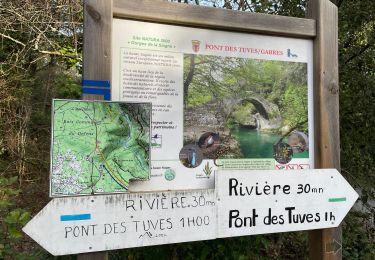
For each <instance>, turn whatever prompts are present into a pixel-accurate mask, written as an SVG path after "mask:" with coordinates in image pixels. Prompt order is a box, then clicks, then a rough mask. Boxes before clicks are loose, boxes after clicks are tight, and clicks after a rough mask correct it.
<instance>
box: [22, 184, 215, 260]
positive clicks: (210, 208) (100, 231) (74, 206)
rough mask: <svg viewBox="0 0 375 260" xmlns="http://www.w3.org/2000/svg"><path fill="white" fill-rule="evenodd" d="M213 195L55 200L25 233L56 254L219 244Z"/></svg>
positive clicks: (125, 195) (196, 193) (167, 194)
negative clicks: (212, 241) (207, 242)
mask: <svg viewBox="0 0 375 260" xmlns="http://www.w3.org/2000/svg"><path fill="white" fill-rule="evenodd" d="M215 204H216V200H215V191H214V190H205V191H194V192H164V193H162V192H159V193H143V194H118V195H102V196H87V197H79V198H78V197H70V198H55V199H53V200H52V201H51V202H50V203H48V204H47V206H46V207H45V208H44V209H43V210H42V211H40V212H39V213H38V215H36V216H35V217H34V218H33V219H32V220H31V221H30V222H29V223H28V224H27V225H26V226H25V227H24V228H23V231H24V232H25V233H26V234H28V235H29V236H30V237H31V238H33V239H34V240H35V241H36V242H38V243H39V244H40V245H41V246H42V247H44V248H45V249H46V250H47V251H49V252H50V253H51V254H53V255H67V254H77V253H84V252H95V251H103V250H113V249H120V248H130V247H140V246H148V245H158V244H168V243H178V242H186V241H197V240H206V239H214V238H215V237H216V215H215V214H216V207H215Z"/></svg>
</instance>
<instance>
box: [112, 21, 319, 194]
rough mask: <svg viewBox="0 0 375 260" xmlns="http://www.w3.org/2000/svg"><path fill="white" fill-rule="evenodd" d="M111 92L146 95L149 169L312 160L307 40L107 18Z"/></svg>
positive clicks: (179, 184)
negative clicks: (109, 22) (149, 114)
mask: <svg viewBox="0 0 375 260" xmlns="http://www.w3.org/2000/svg"><path fill="white" fill-rule="evenodd" d="M112 35H113V38H112V93H111V94H112V100H116V101H133V102H152V118H153V119H152V123H151V146H152V148H151V154H152V156H151V158H152V160H151V179H150V181H148V182H140V183H139V182H135V183H132V184H131V185H130V190H131V191H150V190H173V189H200V188H213V187H214V174H215V171H216V170H217V169H218V168H220V169H257V170H271V169H280V170H293V169H308V168H313V159H314V158H313V154H314V147H313V134H312V133H313V116H312V112H313V108H312V103H313V102H312V41H311V40H305V39H293V38H286V37H276V36H264V35H256V34H245V33H234V32H226V31H218V30H208V29H198V28H190V27H183V26H174V25H165V24H158V23H148V22H139V21H131V20H126V19H113V28H112Z"/></svg>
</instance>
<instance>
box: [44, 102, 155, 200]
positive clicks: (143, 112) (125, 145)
mask: <svg viewBox="0 0 375 260" xmlns="http://www.w3.org/2000/svg"><path fill="white" fill-rule="evenodd" d="M150 122H151V103H125V102H103V101H78V100H59V99H55V100H53V109H52V123H53V125H52V129H53V131H52V141H51V178H50V179H51V182H50V186H51V187H50V195H51V197H58V196H71V195H74V196H77V195H92V194H107V193H122V192H127V191H128V189H129V182H130V181H131V180H149V178H150V164H149V161H150Z"/></svg>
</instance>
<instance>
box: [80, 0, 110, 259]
mask: <svg viewBox="0 0 375 260" xmlns="http://www.w3.org/2000/svg"><path fill="white" fill-rule="evenodd" d="M112 6H113V5H112V0H110V1H101V0H85V1H84V11H83V15H84V23H83V26H84V27H83V33H84V38H83V46H84V48H83V79H85V80H109V81H110V80H111V76H112V74H111V73H112V71H111V58H112V49H111V46H112V17H113V15H112V14H113V10H112ZM82 99H86V100H103V99H104V97H103V96H102V95H95V94H84V95H82ZM77 259H78V260H88V259H90V260H107V259H108V253H107V252H94V253H87V254H79V255H77Z"/></svg>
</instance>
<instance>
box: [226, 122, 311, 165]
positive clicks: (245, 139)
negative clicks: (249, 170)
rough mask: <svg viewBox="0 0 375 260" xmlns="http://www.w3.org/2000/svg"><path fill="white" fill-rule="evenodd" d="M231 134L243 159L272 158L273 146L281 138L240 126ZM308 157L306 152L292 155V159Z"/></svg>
mask: <svg viewBox="0 0 375 260" xmlns="http://www.w3.org/2000/svg"><path fill="white" fill-rule="evenodd" d="M231 133H232V135H233V136H235V138H236V139H237V141H238V143H239V145H240V149H241V152H242V154H243V156H244V158H273V145H274V144H276V143H277V142H278V141H279V140H280V138H281V137H282V136H281V135H278V134H273V133H264V132H261V131H260V130H256V129H249V128H246V127H240V126H239V127H236V128H233V129H232V130H231ZM286 141H287V138H285V139H284V142H286ZM308 156H309V155H308V152H307V151H305V152H303V153H298V154H294V155H293V157H294V158H308Z"/></svg>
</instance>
